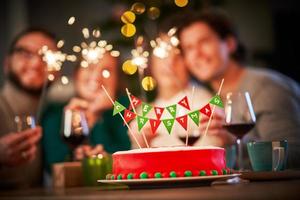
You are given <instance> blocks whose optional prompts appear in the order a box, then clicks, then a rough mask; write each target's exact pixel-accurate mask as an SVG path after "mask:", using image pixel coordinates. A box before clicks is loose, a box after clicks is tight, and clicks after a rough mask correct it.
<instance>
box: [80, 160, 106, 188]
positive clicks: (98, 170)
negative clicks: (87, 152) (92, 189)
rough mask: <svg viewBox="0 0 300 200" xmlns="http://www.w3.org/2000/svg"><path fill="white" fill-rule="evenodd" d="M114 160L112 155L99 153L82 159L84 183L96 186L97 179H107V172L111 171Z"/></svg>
mask: <svg viewBox="0 0 300 200" xmlns="http://www.w3.org/2000/svg"><path fill="white" fill-rule="evenodd" d="M111 170H112V162H111V156H110V155H105V156H104V155H103V154H98V155H94V156H92V157H86V158H84V159H83V160H82V171H83V180H84V185H86V186H96V185H97V180H99V179H105V177H106V174H108V173H111Z"/></svg>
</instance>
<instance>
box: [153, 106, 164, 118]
mask: <svg viewBox="0 0 300 200" xmlns="http://www.w3.org/2000/svg"><path fill="white" fill-rule="evenodd" d="M164 110H165V108H161V107H154V111H155V114H156V117H157V119H160V118H161V116H162V114H163V112H164Z"/></svg>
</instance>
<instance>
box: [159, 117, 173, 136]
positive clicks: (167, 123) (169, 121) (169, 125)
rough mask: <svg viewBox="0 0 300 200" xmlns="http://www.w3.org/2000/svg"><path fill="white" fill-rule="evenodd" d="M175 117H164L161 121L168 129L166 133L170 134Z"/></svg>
mask: <svg viewBox="0 0 300 200" xmlns="http://www.w3.org/2000/svg"><path fill="white" fill-rule="evenodd" d="M174 121H175V119H164V120H162V122H163V123H164V125H165V127H166V129H167V130H168V133H169V134H171V132H172V128H173V124H174Z"/></svg>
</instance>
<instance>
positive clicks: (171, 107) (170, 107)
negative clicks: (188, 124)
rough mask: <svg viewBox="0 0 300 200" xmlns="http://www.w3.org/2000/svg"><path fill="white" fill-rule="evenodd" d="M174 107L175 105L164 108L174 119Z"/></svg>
mask: <svg viewBox="0 0 300 200" xmlns="http://www.w3.org/2000/svg"><path fill="white" fill-rule="evenodd" d="M176 107H177V106H176V104H174V105H171V106H168V107H166V109H167V110H168V111H169V113H170V114H171V115H172V117H173V118H175V117H176Z"/></svg>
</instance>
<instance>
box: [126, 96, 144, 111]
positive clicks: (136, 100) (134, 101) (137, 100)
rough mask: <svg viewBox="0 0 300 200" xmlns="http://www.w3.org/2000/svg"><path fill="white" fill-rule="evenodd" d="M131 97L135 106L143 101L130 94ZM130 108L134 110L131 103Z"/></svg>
mask: <svg viewBox="0 0 300 200" xmlns="http://www.w3.org/2000/svg"><path fill="white" fill-rule="evenodd" d="M130 98H131V102H132V105H133V107H134V108H136V107H137V106H138V105H140V104H141V103H142V101H141V100H140V99H139V98H137V97H135V96H133V95H130ZM128 110H132V106H131V103H130V104H129V108H128Z"/></svg>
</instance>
